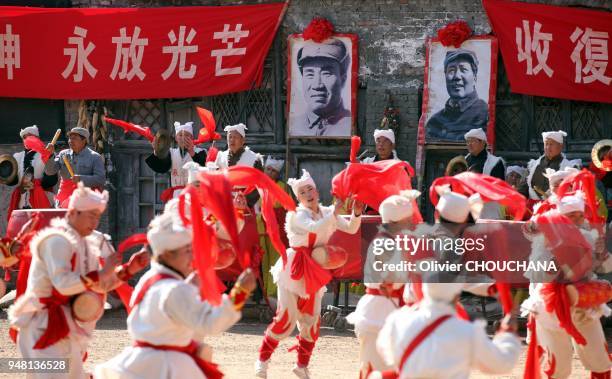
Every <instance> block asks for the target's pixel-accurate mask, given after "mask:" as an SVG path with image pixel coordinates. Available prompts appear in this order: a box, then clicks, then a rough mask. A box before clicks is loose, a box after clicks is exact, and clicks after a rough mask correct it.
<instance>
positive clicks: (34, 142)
mask: <svg viewBox="0 0 612 379" xmlns="http://www.w3.org/2000/svg"><path fill="white" fill-rule="evenodd" d="M23 146H25V148H26V149H28V150H34V151H35V152H37V153H38V154H40V157H41V158H42V161H43V162H44V163H47V161H48V160H49V157H50V156H51V153H50V152H49V151H48V150H47V149H46V148H45V144H44V143H43V141H41V140H40V138H38V137H36V136H29V137H27V138H26V139H25V140H23Z"/></svg>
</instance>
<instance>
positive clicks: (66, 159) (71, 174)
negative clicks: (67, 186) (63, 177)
mask: <svg viewBox="0 0 612 379" xmlns="http://www.w3.org/2000/svg"><path fill="white" fill-rule="evenodd" d="M63 158H64V164H65V165H66V168H67V169H68V172H69V173H70V178H72V177H73V176H74V171H72V166H71V165H70V161H69V160H68V157H67V156H65V155H64V156H63Z"/></svg>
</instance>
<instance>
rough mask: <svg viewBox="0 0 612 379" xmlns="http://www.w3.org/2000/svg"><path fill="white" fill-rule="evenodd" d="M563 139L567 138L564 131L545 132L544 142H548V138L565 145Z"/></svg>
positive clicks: (543, 135) (543, 134)
mask: <svg viewBox="0 0 612 379" xmlns="http://www.w3.org/2000/svg"><path fill="white" fill-rule="evenodd" d="M563 137H567V133H565V132H564V131H563V130H557V131H556V132H543V133H542V140H543V141H544V142H546V140H547V139H548V138H550V139H552V140H554V141H557V142H559V143H563Z"/></svg>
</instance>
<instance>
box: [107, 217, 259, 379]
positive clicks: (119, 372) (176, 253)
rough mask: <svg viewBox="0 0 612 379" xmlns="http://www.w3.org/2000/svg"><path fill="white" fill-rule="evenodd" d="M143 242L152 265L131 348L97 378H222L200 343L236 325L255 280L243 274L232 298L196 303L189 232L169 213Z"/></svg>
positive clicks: (140, 294) (142, 284) (136, 304)
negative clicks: (149, 249) (151, 257)
mask: <svg viewBox="0 0 612 379" xmlns="http://www.w3.org/2000/svg"><path fill="white" fill-rule="evenodd" d="M147 239H148V241H149V245H150V247H151V250H152V253H153V261H152V262H151V269H150V270H149V271H148V272H147V273H146V274H145V275H143V277H142V278H141V279H140V281H139V282H138V284H137V286H136V288H135V291H134V294H133V295H132V299H131V305H132V307H133V309H132V312H131V313H130V315H129V317H128V320H127V323H128V332H129V333H130V336H131V337H132V339H133V345H132V346H131V347H128V348H126V349H125V350H124V351H123V352H122V353H121V354H119V355H118V356H116V357H114V358H112V359H111V360H110V361H108V362H106V363H103V364H101V365H99V366H97V367H96V378H97V379H99V378H100V379H101V378H104V379H110V378H125V379H128V378H129V379H152V378H163V379H185V378H190V379H198V378H202V379H203V378H220V377H221V373H220V372H219V371H218V369H217V367H216V365H214V364H212V363H211V355H212V351H211V349H210V347H209V346H208V345H205V344H203V343H201V342H198V341H202V339H203V338H204V337H206V336H212V335H216V334H220V333H222V332H224V331H225V330H227V329H229V328H230V327H231V326H232V325H234V324H235V323H236V322H237V321H238V320H239V319H240V316H241V312H240V311H241V309H242V306H243V305H244V302H245V301H246V299H247V297H248V296H249V294H250V293H251V292H252V290H253V289H254V288H255V285H256V279H255V276H254V275H253V273H252V272H251V271H250V270H247V271H245V272H244V273H243V274H242V275H241V276H240V277H239V278H238V280H237V282H236V284H235V285H234V287H233V289H232V291H231V293H230V295H229V296H228V295H223V296H222V300H221V304H220V305H219V306H213V305H211V304H210V303H208V302H206V301H202V300H200V296H199V291H198V287H199V277H198V276H197V274H195V273H193V255H192V230H191V229H190V228H187V227H185V226H184V225H183V224H182V222H181V221H180V218H179V217H177V214H175V213H174V212H172V211H169V212H167V213H164V214H162V215H160V216H157V217H156V218H155V219H153V221H151V224H150V226H149V231H148V233H147Z"/></svg>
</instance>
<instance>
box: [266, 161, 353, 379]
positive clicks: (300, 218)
mask: <svg viewBox="0 0 612 379" xmlns="http://www.w3.org/2000/svg"><path fill="white" fill-rule="evenodd" d="M288 183H289V185H290V186H291V189H292V190H293V193H294V194H295V196H296V197H297V199H298V201H299V205H298V207H297V209H296V211H295V212H289V213H287V220H286V223H285V228H286V230H287V238H288V239H289V245H290V247H291V248H290V249H288V250H287V263H286V264H283V261H282V258H281V259H279V260H278V261H277V262H276V264H275V265H274V267H272V269H271V270H270V271H271V272H272V276H273V278H274V282H275V283H276V284H277V285H278V305H277V310H276V316H275V317H274V320H273V321H272V323H271V324H270V326H269V327H268V329H267V330H266V333H265V335H264V340H263V342H262V345H261V347H260V349H259V359H258V360H257V361H256V363H255V373H256V376H257V377H258V378H266V377H267V369H268V364H269V361H270V356H271V355H272V353H273V352H274V350H275V349H276V347H277V346H278V343H279V341H280V340H282V339H284V338H286V337H288V336H289V335H290V334H291V333H292V332H293V330H294V329H295V326H296V324H297V326H298V329H299V331H300V333H299V335H298V337H297V339H298V346H297V350H298V361H297V364H296V365H295V367H294V368H293V372H294V374H295V375H296V376H298V377H299V378H310V373H309V371H308V363H309V362H310V357H311V355H312V350H313V349H314V346H315V342H316V340H317V338H318V336H319V327H320V313H321V298H322V297H323V293H324V292H325V285H326V284H327V282H328V281H329V280H330V279H331V275H330V274H329V271H328V270H326V269H325V268H324V267H326V265H327V264H328V263H329V258H330V255H328V253H329V249H327V248H326V246H325V245H326V244H327V242H328V240H329V238H330V237H331V235H332V234H333V233H334V231H336V230H337V229H338V230H342V231H345V232H347V233H351V234H354V233H356V232H357V231H358V229H359V226H360V225H361V217H360V216H361V212H362V211H363V204H362V203H357V202H356V204H355V207H354V210H353V212H354V213H353V214H352V215H351V217H350V220H349V221H346V220H345V219H344V218H342V217H340V216H339V211H340V206H339V203H338V202H337V203H336V204H335V205H334V206H329V207H325V206H323V205H321V204H320V203H319V192H318V191H317V187H316V185H315V182H314V180H313V179H312V178H311V177H310V174H309V173H308V172H307V171H306V170H303V175H302V177H301V178H299V179H290V180H289V181H288Z"/></svg>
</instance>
